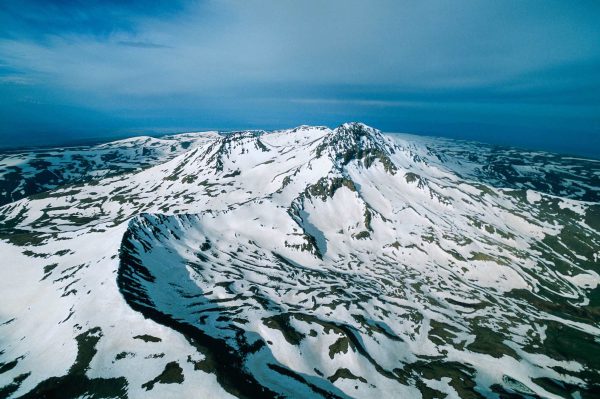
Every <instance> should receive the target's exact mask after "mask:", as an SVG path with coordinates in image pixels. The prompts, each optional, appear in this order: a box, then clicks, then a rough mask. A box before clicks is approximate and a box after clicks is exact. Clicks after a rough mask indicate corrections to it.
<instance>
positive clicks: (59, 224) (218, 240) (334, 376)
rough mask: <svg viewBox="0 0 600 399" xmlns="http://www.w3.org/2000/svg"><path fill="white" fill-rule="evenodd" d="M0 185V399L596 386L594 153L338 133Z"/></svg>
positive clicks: (598, 192)
mask: <svg viewBox="0 0 600 399" xmlns="http://www.w3.org/2000/svg"><path fill="white" fill-rule="evenodd" d="M0 174H1V176H0V179H3V181H2V182H1V183H0V185H1V186H0V187H2V190H4V191H3V192H2V193H1V195H2V201H3V202H4V203H5V204H4V205H3V206H2V207H0V254H1V255H2V263H1V266H0V293H1V294H2V300H1V301H0V397H32V398H33V397H95V398H104V397H131V398H137V397H144V398H146V397H156V398H165V397H177V398H184V397H201V398H202V397H206V398H216V397H240V398H269V397H292V398H313V397H326V398H350V397H357V398H371V397H382V398H421V397H423V398H443V397H460V398H509V397H544V398H554V397H562V398H579V397H581V398H592V397H598V396H599V395H600V287H599V285H600V274H599V273H600V266H599V264H600V202H599V201H600V162H598V161H594V160H585V159H576V158H570V157H564V156H558V155H553V154H547V153H541V152H526V151H520V150H515V149H507V148H498V147H491V146H486V145H483V144H476V143H468V142H457V141H451V140H442V139H431V138H422V137H416V136H410V135H385V134H382V133H380V132H379V131H377V130H375V129H373V128H370V127H368V126H365V125H363V124H358V123H351V124H344V125H342V126H340V127H338V128H336V129H329V128H326V127H309V126H301V127H298V128H295V129H291V130H285V131H276V132H263V131H247V132H235V133H228V134H219V133H216V132H207V133H190V134H185V135H176V136H170V137H166V138H162V139H151V138H135V139H130V140H125V141H119V142H114V143H109V144H105V145H102V146H95V147H88V148H78V149H68V150H52V151H43V152H35V153H19V154H10V155H7V156H4V157H2V158H0ZM51 176H54V178H51ZM44 395H46V396H44Z"/></svg>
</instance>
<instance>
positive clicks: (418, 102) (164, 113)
mask: <svg viewBox="0 0 600 399" xmlns="http://www.w3.org/2000/svg"><path fill="white" fill-rule="evenodd" d="M599 20H600V2H598V1H595V0H594V1H583V0H581V1H576V2H567V1H557V2H555V1H548V0H544V1H542V0H539V1H527V0H519V1H510V0H505V1H485V0H481V1H469V0H458V1H420V0H419V1H417V0H414V1H413V0H407V1H383V0H374V1H368V2H367V1H352V0H344V1H322V0H318V1H317V0H314V1H313V0H307V1H285V0H282V1H264V0H263V1H254V0H244V1H242V0H240V1H235V0H223V1H170V2H158V1H144V2H141V1H98V2H94V1H78V0H65V1H50V0H43V1H42V0H39V1H0V122H1V123H0V138H1V139H2V143H1V144H0V145H1V146H16V145H36V144H46V143H51V142H59V141H64V140H71V139H85V138H90V137H94V138H95V137H101V136H104V137H112V136H119V135H131V134H139V133H160V132H172V131H185V130H203V129H223V130H227V129H241V128H265V129H275V128H285V127H292V126H296V125H299V124H320V125H329V126H336V125H337V124H340V123H342V122H345V121H354V120H357V121H363V122H365V123H367V124H370V125H372V126H374V127H377V128H380V129H382V130H385V131H398V132H413V133H423V134H434V135H443V136H449V137H457V138H467V139H476V140H481V141H487V142H493V143H501V144H513V145H520V146H529V147H533V148H545V149H551V150H555V151H562V152H571V153H579V154H587V155H594V156H600V72H599V71H600V45H599V44H598V43H600V24H599V23H598V21H599Z"/></svg>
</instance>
